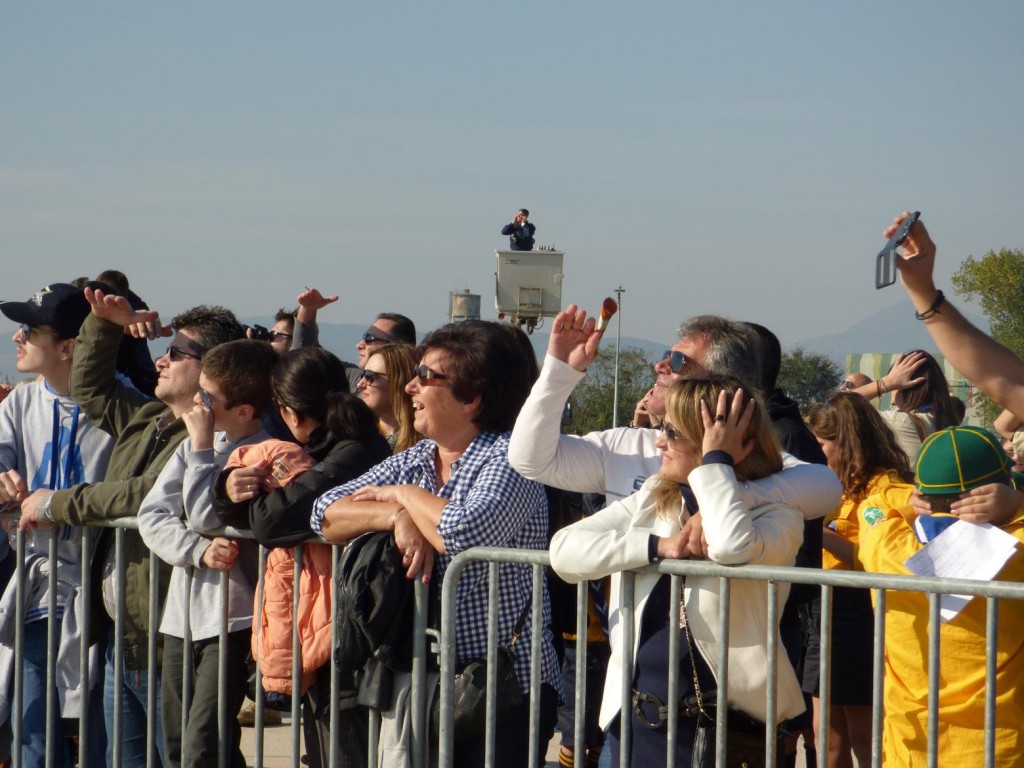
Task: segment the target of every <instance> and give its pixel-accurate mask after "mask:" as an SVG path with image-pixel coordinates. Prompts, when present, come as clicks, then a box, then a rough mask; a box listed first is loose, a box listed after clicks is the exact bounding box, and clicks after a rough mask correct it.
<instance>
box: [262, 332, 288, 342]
mask: <svg viewBox="0 0 1024 768" xmlns="http://www.w3.org/2000/svg"><path fill="white" fill-rule="evenodd" d="M267 338H268V339H269V340H270V341H277V340H278V339H293V338H295V337H294V336H293V335H292V334H290V333H285V332H284V331H267Z"/></svg>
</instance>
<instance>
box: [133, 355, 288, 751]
mask: <svg viewBox="0 0 1024 768" xmlns="http://www.w3.org/2000/svg"><path fill="white" fill-rule="evenodd" d="M276 362H277V353H276V352H275V351H274V349H273V348H272V347H271V346H270V345H269V344H265V343H263V342H259V341H232V342H228V343H226V344H222V345H220V346H218V347H215V348H214V349H212V350H210V351H209V352H207V353H206V355H205V356H204V357H203V361H202V372H201V373H200V374H199V392H198V393H197V394H196V396H195V407H194V408H193V409H192V410H191V411H188V412H186V413H185V414H183V416H182V419H183V420H184V422H185V425H186V427H187V428H188V434H189V436H188V437H187V438H185V440H184V441H183V442H182V443H181V445H179V446H178V448H177V450H176V451H175V453H174V456H172V457H171V459H170V460H169V461H168V462H167V464H166V465H165V466H164V468H163V470H162V471H161V472H160V476H159V477H158V478H157V480H156V484H155V485H154V486H153V488H152V489H151V490H150V492H149V494H148V495H147V496H146V499H145V501H143V503H142V506H141V507H140V508H139V532H140V533H141V534H142V538H143V541H145V543H146V545H147V546H148V547H149V548H150V549H151V550H152V551H153V553H154V554H156V555H157V556H158V557H160V558H161V559H162V560H164V561H165V562H167V563H169V564H170V565H172V566H174V570H173V572H172V574H171V582H170V585H169V587H168V591H167V598H166V602H165V604H164V612H163V617H162V620H161V622H160V632H161V634H162V635H163V642H164V656H163V667H162V670H161V678H162V684H161V705H162V710H163V711H162V718H163V733H164V759H165V763H166V765H167V766H168V767H169V768H178V766H181V765H185V766H199V765H216V764H217V758H218V753H219V748H220V744H221V742H220V737H219V736H218V727H217V706H218V682H217V681H218V674H217V666H218V659H219V656H220V654H221V653H224V654H225V655H226V657H227V668H228V679H229V681H230V683H229V685H228V688H227V690H225V691H222V692H220V693H222V694H223V695H225V696H226V697H227V699H228V701H227V703H226V707H227V710H228V712H229V713H230V717H229V718H228V723H229V732H228V733H227V734H224V735H223V738H224V744H225V746H226V748H227V751H228V764H229V765H231V766H239V767H241V768H244V766H245V759H244V758H243V756H242V753H241V750H240V749H239V742H240V740H241V731H240V729H239V726H238V721H237V720H236V718H235V714H236V713H237V712H238V710H239V708H240V707H241V705H242V700H243V698H244V695H245V685H244V682H245V680H246V677H247V672H246V665H245V658H246V654H247V652H248V650H249V645H250V639H251V636H252V619H253V596H254V592H255V586H256V580H257V575H258V574H257V566H258V560H257V558H258V549H257V547H256V544H255V542H247V541H235V540H231V539H226V538H223V537H219V536H213V537H211V536H209V535H204V533H203V532H204V531H209V530H212V529H216V528H219V527H220V526H221V522H220V519H219V518H218V516H217V515H216V514H215V513H214V511H213V493H214V486H215V483H216V480H217V476H218V475H219V474H220V470H221V469H223V468H224V465H225V464H226V463H227V460H228V456H229V455H230V454H231V452H232V451H233V450H235V449H236V448H238V447H240V446H243V445H249V444H253V443H258V442H261V441H262V440H266V439H267V437H268V435H267V434H266V432H264V431H263V429H262V426H261V418H262V416H263V413H264V411H266V410H267V408H269V407H270V404H271V391H270V370H271V369H272V368H273V366H274V364H275V363H276ZM215 430H216V432H215ZM222 571H226V572H227V573H228V594H227V601H228V604H227V613H228V626H227V630H228V635H227V643H226V645H225V646H224V648H221V644H220V628H221V620H222V616H223V614H224V606H223V600H224V598H223V591H222V588H221V572H222ZM187 641H190V642H187ZM186 653H189V654H191V659H192V663H193V672H192V674H191V676H190V679H189V683H190V689H191V699H190V701H183V698H182V684H183V682H184V677H185V674H184V654H186ZM183 708H184V709H185V710H187V718H186V724H185V727H184V731H182V710H183Z"/></svg>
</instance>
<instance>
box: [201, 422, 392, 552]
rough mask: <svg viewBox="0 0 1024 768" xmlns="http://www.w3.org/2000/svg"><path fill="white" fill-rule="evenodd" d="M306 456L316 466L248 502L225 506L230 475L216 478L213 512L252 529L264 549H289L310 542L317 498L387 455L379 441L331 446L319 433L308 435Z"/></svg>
mask: <svg viewBox="0 0 1024 768" xmlns="http://www.w3.org/2000/svg"><path fill="white" fill-rule="evenodd" d="M306 450H307V452H308V453H309V454H310V455H311V456H312V457H313V459H314V460H315V461H316V462H317V464H316V466H314V467H313V468H312V469H310V470H309V471H308V472H303V473H302V474H301V475H299V476H298V477H297V478H295V479H294V480H292V482H291V483H289V484H288V485H286V486H285V487H284V488H277V489H275V490H273V491H271V492H269V493H263V494H260V495H259V496H257V497H256V498H255V499H252V500H251V501H248V502H242V503H240V504H234V503H232V502H231V500H230V499H229V498H228V496H227V492H226V483H227V478H228V475H229V474H230V473H231V472H233V471H234V469H232V468H228V469H225V470H224V471H223V472H221V474H220V477H219V478H218V480H217V492H216V498H215V501H214V508H215V509H216V510H217V512H218V513H219V514H220V517H221V519H222V520H223V521H224V523H225V524H226V525H234V526H236V527H248V528H250V529H252V532H253V535H255V537H256V540H257V541H258V542H259V543H260V544H262V545H263V546H265V547H293V546H295V545H296V544H299V543H301V542H303V541H306V540H308V539H310V538H312V537H313V531H312V530H311V529H310V527H309V518H310V515H311V514H312V512H313V502H314V501H316V498H317V497H318V496H320V495H321V494H322V493H324V492H326V491H329V490H330V489H331V488H335V487H336V486H339V485H342V484H343V483H347V482H348V481H349V480H355V479H356V478H357V477H359V476H360V475H362V474H364V473H365V472H367V471H368V470H369V469H370V468H371V467H373V466H374V465H376V464H379V463H380V462H382V461H384V459H386V458H388V457H389V456H390V455H391V449H390V448H389V447H388V443H387V440H385V439H384V438H383V437H382V436H381V435H374V436H372V437H371V438H369V439H367V440H348V439H346V440H337V439H336V438H335V437H334V435H332V434H331V433H330V431H329V430H327V429H326V428H325V427H319V428H318V429H316V430H315V431H314V432H313V434H312V436H311V440H310V442H309V445H307V446H306Z"/></svg>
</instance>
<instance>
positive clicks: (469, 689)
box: [430, 600, 530, 741]
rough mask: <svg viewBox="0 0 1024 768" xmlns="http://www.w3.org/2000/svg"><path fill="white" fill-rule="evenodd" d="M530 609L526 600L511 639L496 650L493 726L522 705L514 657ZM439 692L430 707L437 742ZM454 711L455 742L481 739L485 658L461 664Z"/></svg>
mask: <svg viewBox="0 0 1024 768" xmlns="http://www.w3.org/2000/svg"><path fill="white" fill-rule="evenodd" d="M529 609H530V601H529V600H527V601H526V604H525V605H524V606H523V610H522V611H521V612H520V614H519V619H518V621H516V625H515V627H513V628H512V636H511V637H510V638H509V641H508V642H507V643H506V644H505V645H502V646H499V648H498V654H497V655H498V663H497V669H496V670H495V675H496V685H497V692H496V693H497V695H496V697H495V698H496V702H495V705H496V706H495V708H496V709H497V711H496V712H495V717H494V722H495V725H501V723H503V722H505V721H506V720H508V719H509V718H510V717H512V715H513V714H514V713H515V711H516V709H518V708H519V707H520V705H521V704H522V702H523V692H522V690H521V689H520V688H519V679H518V678H517V677H516V670H515V665H514V663H513V657H514V656H515V651H514V647H515V644H516V641H517V640H518V639H519V635H520V633H521V632H522V629H523V623H524V622H525V621H526V613H527V611H529ZM440 700H441V691H440V686H438V689H437V691H435V693H434V701H433V704H432V705H431V708H430V724H431V730H432V733H433V736H434V739H435V740H436V739H437V737H438V734H440V732H441V706H440V703H441V701H440ZM451 706H452V710H453V712H454V726H455V740H456V741H461V740H462V739H469V738H473V737H474V736H482V735H483V734H484V731H485V730H486V728H487V659H486V658H482V659H468V660H467V661H465V662H463V664H462V669H460V670H459V671H458V672H456V673H455V687H454V695H453V697H452V703H451Z"/></svg>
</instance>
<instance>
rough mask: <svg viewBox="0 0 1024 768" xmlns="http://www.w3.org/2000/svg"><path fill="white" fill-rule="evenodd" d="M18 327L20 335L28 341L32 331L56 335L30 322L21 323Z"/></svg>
mask: <svg viewBox="0 0 1024 768" xmlns="http://www.w3.org/2000/svg"><path fill="white" fill-rule="evenodd" d="M19 327H20V330H21V336H22V338H24V339H25V341H28V340H29V337H30V336H32V334H33V333H41V334H43V335H46V336H56V335H57V334H56V333H55V332H54V331H48V330H46V329H45V328H40V327H39V326H38V325H32V324H31V323H22V324H21V326H19Z"/></svg>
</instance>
